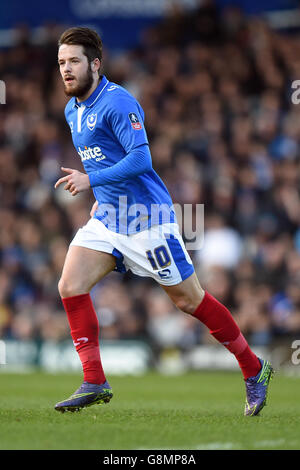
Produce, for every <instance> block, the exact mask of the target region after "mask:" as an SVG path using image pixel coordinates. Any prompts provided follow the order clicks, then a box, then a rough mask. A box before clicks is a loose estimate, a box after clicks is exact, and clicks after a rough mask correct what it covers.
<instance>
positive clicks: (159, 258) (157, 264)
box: [146, 245, 171, 270]
mask: <svg viewBox="0 0 300 470" xmlns="http://www.w3.org/2000/svg"><path fill="white" fill-rule="evenodd" d="M146 255H147V258H148V260H149V262H150V264H151V266H152V268H153V269H154V270H158V269H161V268H166V267H167V266H170V264H171V257H170V255H169V253H168V250H167V248H166V247H165V246H164V245H160V246H158V247H156V248H154V250H153V254H152V251H151V250H148V251H146Z"/></svg>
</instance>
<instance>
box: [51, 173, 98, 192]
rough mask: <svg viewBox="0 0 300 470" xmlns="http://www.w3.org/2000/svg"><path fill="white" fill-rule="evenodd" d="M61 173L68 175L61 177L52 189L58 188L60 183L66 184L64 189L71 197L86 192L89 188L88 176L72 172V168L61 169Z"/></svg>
mask: <svg viewBox="0 0 300 470" xmlns="http://www.w3.org/2000/svg"><path fill="white" fill-rule="evenodd" d="M61 169H62V171H64V172H65V173H68V174H67V176H63V177H62V178H59V180H57V181H56V183H55V185H54V188H55V189H56V188H58V186H59V185H61V184H62V183H66V185H65V186H64V189H65V190H66V191H69V192H70V193H71V194H72V196H76V194H78V193H81V192H82V191H86V190H87V189H89V188H90V187H91V185H90V179H89V177H88V175H86V174H85V173H81V172H80V171H78V170H73V169H72V168H63V167H62V168H61Z"/></svg>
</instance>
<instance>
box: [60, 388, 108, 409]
mask: <svg viewBox="0 0 300 470" xmlns="http://www.w3.org/2000/svg"><path fill="white" fill-rule="evenodd" d="M112 397H113V393H112V389H111V386H110V385H109V383H108V382H104V384H102V385H97V384H91V383H89V382H83V384H82V385H81V386H80V387H79V388H78V389H77V390H76V392H74V393H73V395H71V396H70V397H69V398H68V399H67V400H64V401H60V402H59V403H57V404H56V405H55V410H56V411H60V412H61V413H64V412H65V411H80V410H81V408H85V407H87V406H91V405H96V404H102V403H108V402H109V401H110V400H111V398H112Z"/></svg>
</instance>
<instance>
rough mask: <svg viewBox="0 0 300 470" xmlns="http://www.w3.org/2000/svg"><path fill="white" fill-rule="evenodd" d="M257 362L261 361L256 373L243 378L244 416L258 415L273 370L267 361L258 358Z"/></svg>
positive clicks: (265, 399)
mask: <svg viewBox="0 0 300 470" xmlns="http://www.w3.org/2000/svg"><path fill="white" fill-rule="evenodd" d="M258 359H259V358H258ZM259 362H260V363H261V370H260V371H259V372H258V374H257V375H255V377H249V378H248V379H246V380H245V383H246V405H245V412H244V415H245V416H256V415H258V413H259V412H260V411H261V410H262V408H263V407H264V406H265V405H266V402H267V393H268V387H269V384H270V381H271V379H272V377H273V373H274V371H273V368H272V366H271V364H270V362H269V361H265V360H262V359H259Z"/></svg>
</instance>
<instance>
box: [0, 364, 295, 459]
mask: <svg viewBox="0 0 300 470" xmlns="http://www.w3.org/2000/svg"><path fill="white" fill-rule="evenodd" d="M108 380H109V382H110V384H111V386H112V388H113V392H114V398H113V399H112V401H111V402H110V403H109V404H107V405H94V406H91V407H90V408H86V409H84V410H82V411H81V412H80V413H64V414H60V413H58V412H57V411H55V410H54V409H53V407H54V405H55V403H56V402H58V401H60V400H62V399H64V398H66V397H68V396H69V395H71V393H73V392H74V390H75V389H76V388H77V387H78V386H79V385H80V383H81V376H80V375H75V374H46V373H32V374H8V373H1V374H0V449H1V450H3V449H7V450H8V449H20V450H21V449H32V450H37V449H43V450H54V449H70V450H73V449H80V450H83V449H84V450H88V449H94V450H97V449H99V450H100V449H105V450H109V449H111V450H114V449H123V450H124V449H134V450H138V449H152V450H155V449H193V450H201V449H230V450H231V449H257V450H269V449H300V419H299V417H300V400H299V397H300V378H299V377H284V376H283V375H280V374H275V376H274V379H273V381H272V383H271V387H270V392H269V396H268V406H266V407H265V408H264V409H263V411H262V414H261V416H260V417H250V418H249V417H244V416H243V408H244V400H245V392H244V383H243V379H242V376H241V374H239V373H235V372H228V373H226V372H192V373H187V374H184V375H181V376H163V375H159V374H157V373H154V372H153V373H149V374H147V375H144V376H138V377H128V376H125V377H119V376H112V377H109V376H108Z"/></svg>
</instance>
